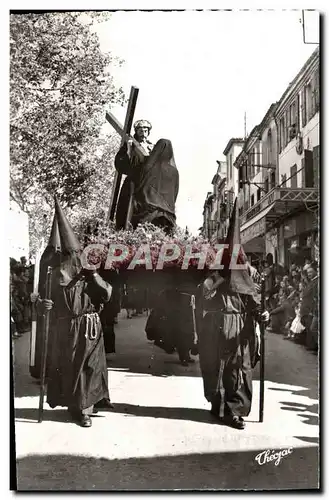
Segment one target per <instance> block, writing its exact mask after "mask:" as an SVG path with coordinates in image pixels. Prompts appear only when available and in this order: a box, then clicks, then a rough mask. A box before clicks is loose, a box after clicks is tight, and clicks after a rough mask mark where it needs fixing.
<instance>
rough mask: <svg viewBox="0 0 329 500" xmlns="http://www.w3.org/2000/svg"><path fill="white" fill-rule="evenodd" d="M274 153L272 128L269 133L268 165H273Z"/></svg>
mask: <svg viewBox="0 0 329 500" xmlns="http://www.w3.org/2000/svg"><path fill="white" fill-rule="evenodd" d="M272 154H273V144H272V130H271V129H270V130H269V131H268V133H267V158H266V164H267V166H269V165H271V163H272Z"/></svg>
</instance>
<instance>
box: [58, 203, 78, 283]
mask: <svg viewBox="0 0 329 500" xmlns="http://www.w3.org/2000/svg"><path fill="white" fill-rule="evenodd" d="M55 215H56V217H57V223H58V232H59V238H60V245H61V256H60V278H59V284H60V285H62V286H66V285H68V284H69V283H70V282H71V281H72V280H73V278H75V277H76V276H77V275H78V274H79V273H80V271H81V261H80V253H81V245H80V242H79V240H78V238H77V237H76V236H75V234H74V232H73V229H72V226H71V224H70V223H69V221H68V220H67V218H66V215H65V214H64V212H63V210H62V207H61V206H60V204H59V201H58V199H57V197H56V196H55Z"/></svg>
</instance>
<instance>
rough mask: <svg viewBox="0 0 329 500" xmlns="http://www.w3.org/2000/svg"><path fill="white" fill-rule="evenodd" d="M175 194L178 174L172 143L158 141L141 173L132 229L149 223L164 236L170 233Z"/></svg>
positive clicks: (177, 186) (173, 224)
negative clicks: (162, 232) (162, 231)
mask: <svg viewBox="0 0 329 500" xmlns="http://www.w3.org/2000/svg"><path fill="white" fill-rule="evenodd" d="M178 190H179V174H178V170H177V167H176V164H175V159H174V154H173V149H172V145H171V142H170V141H169V140H168V139H160V140H159V141H158V142H157V143H156V145H155V146H154V149H153V151H152V153H151V154H150V156H149V158H148V159H147V161H146V162H145V164H144V165H143V167H142V169H141V176H140V181H139V184H138V186H136V189H135V209H134V216H133V221H132V222H133V226H136V225H137V224H138V223H139V222H142V223H143V222H152V223H153V224H154V225H155V226H159V227H162V228H163V229H164V230H165V231H167V232H169V231H170V230H171V229H173V227H174V226H175V223H176V215H175V203H176V199H177V195H178Z"/></svg>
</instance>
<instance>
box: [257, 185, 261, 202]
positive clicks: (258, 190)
mask: <svg viewBox="0 0 329 500" xmlns="http://www.w3.org/2000/svg"><path fill="white" fill-rule="evenodd" d="M260 197H261V189H260V188H258V189H257V201H259V200H260Z"/></svg>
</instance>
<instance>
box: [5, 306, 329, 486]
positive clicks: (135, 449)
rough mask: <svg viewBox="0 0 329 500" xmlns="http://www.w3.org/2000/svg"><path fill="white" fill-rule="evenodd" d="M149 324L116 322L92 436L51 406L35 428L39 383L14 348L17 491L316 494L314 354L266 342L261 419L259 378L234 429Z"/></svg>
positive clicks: (19, 344) (195, 368)
mask: <svg viewBox="0 0 329 500" xmlns="http://www.w3.org/2000/svg"><path fill="white" fill-rule="evenodd" d="M145 321H146V318H145V317H143V318H134V319H130V320H128V319H126V317H125V312H124V313H123V315H122V317H121V318H120V319H119V324H118V325H117V326H116V338H117V342H116V344H117V353H116V354H114V355H113V358H112V360H111V361H109V363H108V368H109V387H110V395H111V400H112V401H113V403H114V404H115V409H114V411H112V412H111V413H109V412H99V413H98V414H97V415H95V416H94V417H93V426H92V427H91V428H90V429H83V428H81V427H79V426H77V425H76V424H74V423H72V422H70V421H68V416H67V413H66V411H65V410H64V409H60V408H59V409H55V410H51V409H50V408H49V407H48V405H45V412H44V422H43V423H41V424H38V423H37V422H36V419H37V408H38V390H39V386H38V384H37V383H36V382H35V381H34V379H32V378H31V377H30V375H29V373H28V366H27V364H28V353H29V338H28V335H25V336H23V337H22V338H21V339H18V340H15V341H14V347H15V349H14V350H15V360H16V361H15V372H16V373H15V378H16V397H15V408H16V453H17V459H18V488H19V489H33V488H34V489H96V490H97V489H103V490H104V489H127V488H128V489H131V488H132V489H134V488H137V489H149V488H170V489H172V488H183V489H184V488H188V489H190V488H192V489H193V488H196V489H199V488H215V489H217V488H270V489H271V488H272V489H273V488H283V489H285V488H307V487H313V488H314V487H316V484H317V444H318V440H319V438H318V431H319V429H318V416H317V413H318V410H317V370H318V369H317V357H316V356H315V355H314V354H312V353H309V352H307V351H306V350H304V349H303V347H301V346H298V345H296V344H293V343H291V342H289V341H285V340H284V339H283V338H282V337H281V336H278V335H274V334H270V333H268V334H267V335H266V382H265V414H264V420H265V421H264V423H259V422H258V395H259V382H258V374H257V371H256V372H255V381H254V399H253V407H252V412H251V414H250V415H249V417H248V418H247V419H246V421H247V427H246V430H244V431H239V430H236V429H232V428H229V427H226V426H222V425H218V424H217V423H215V422H214V420H213V419H212V417H211V415H210V414H209V411H208V410H209V404H208V403H207V401H206V400H205V399H204V396H203V385H202V378H201V376H200V371H199V364H198V362H197V361H196V363H194V364H193V365H190V366H189V367H183V366H181V365H180V364H179V363H178V357H177V355H176V354H173V355H168V354H166V353H164V352H163V351H161V350H160V349H159V348H157V347H154V346H153V344H152V343H150V342H148V340H147V338H146V335H145V333H144V325H145ZM197 359H198V358H196V360H197ZM289 447H292V449H293V453H292V454H291V455H289V456H287V457H284V458H283V459H282V461H281V463H280V464H279V465H278V466H275V465H274V463H273V462H270V463H266V464H265V465H263V466H260V465H258V463H257V462H256V461H255V457H256V455H257V454H258V453H260V452H262V451H264V450H267V449H270V451H272V450H278V449H283V448H284V449H286V448H289ZM31 455H34V456H33V457H31ZM66 471H68V472H66ZM219 471H220V474H219Z"/></svg>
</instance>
